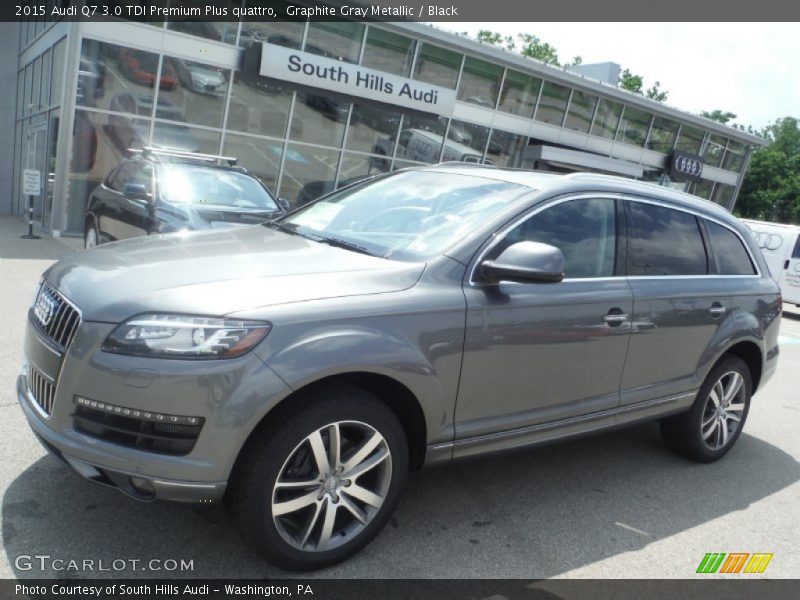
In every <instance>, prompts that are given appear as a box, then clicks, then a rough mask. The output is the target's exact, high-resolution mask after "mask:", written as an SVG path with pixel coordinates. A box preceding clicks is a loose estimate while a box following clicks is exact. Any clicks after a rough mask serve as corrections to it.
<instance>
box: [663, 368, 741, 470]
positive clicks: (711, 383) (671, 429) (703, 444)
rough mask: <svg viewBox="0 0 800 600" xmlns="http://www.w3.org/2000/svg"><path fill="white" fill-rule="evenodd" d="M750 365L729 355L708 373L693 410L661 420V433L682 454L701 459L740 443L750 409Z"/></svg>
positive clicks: (710, 458) (722, 453)
mask: <svg viewBox="0 0 800 600" xmlns="http://www.w3.org/2000/svg"><path fill="white" fill-rule="evenodd" d="M751 393H752V383H751V378H750V369H749V368H748V367H747V364H745V362H744V361H743V360H742V359H741V358H738V357H736V356H729V357H727V358H725V359H724V360H722V362H720V364H718V365H717V366H716V367H714V368H713V369H712V370H711V372H710V373H709V374H708V377H706V380H705V382H703V386H702V387H701V388H700V392H699V393H698V394H697V399H696V400H695V402H694V404H693V405H692V408H691V409H690V410H689V412H686V413H683V414H680V415H676V416H674V417H670V418H668V419H665V420H663V421H661V435H662V436H663V438H664V441H665V442H666V443H667V445H668V446H669V447H670V448H672V449H673V450H675V451H676V452H677V453H678V454H681V455H682V456H685V457H686V458H690V459H692V460H695V461H698V462H712V461H715V460H717V459H719V458H722V457H723V456H725V454H727V452H728V451H729V450H730V449H731V448H732V447H733V445H734V444H735V443H736V440H737V439H738V438H739V435H740V434H741V432H742V428H743V427H744V422H745V420H746V419H747V413H748V411H749V410H750V396H751Z"/></svg>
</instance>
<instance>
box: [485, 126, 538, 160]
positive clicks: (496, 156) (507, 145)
mask: <svg viewBox="0 0 800 600" xmlns="http://www.w3.org/2000/svg"><path fill="white" fill-rule="evenodd" d="M527 141H528V138H527V137H526V136H524V135H517V134H515V133H509V132H507V131H501V130H499V129H494V130H492V135H491V136H489V145H488V146H487V147H486V162H487V163H489V164H493V165H495V166H496V167H519V166H520V165H521V164H522V151H523V149H524V148H525V144H526V143H527Z"/></svg>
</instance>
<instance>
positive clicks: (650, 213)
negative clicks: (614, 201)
mask: <svg viewBox="0 0 800 600" xmlns="http://www.w3.org/2000/svg"><path fill="white" fill-rule="evenodd" d="M706 273H708V256H707V254H706V249H705V244H704V243H703V236H702V234H701V233H700V226H699V224H698V222H697V219H696V218H695V217H694V215H691V214H689V213H686V212H683V211H680V210H674V209H671V208H666V207H664V206H657V205H654V204H646V203H644V202H629V203H628V275H705V274H706Z"/></svg>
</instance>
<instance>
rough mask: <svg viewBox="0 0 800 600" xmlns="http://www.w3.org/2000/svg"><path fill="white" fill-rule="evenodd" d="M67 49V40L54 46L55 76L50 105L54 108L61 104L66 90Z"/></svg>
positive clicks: (53, 77)
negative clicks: (65, 54) (65, 57)
mask: <svg viewBox="0 0 800 600" xmlns="http://www.w3.org/2000/svg"><path fill="white" fill-rule="evenodd" d="M66 47H67V41H66V39H62V40H61V41H59V42H58V43H57V44H56V45H55V46H53V75H52V78H51V79H52V80H51V82H50V104H51V105H52V106H58V105H60V104H61V96H62V92H63V89H64V52H65V48H66Z"/></svg>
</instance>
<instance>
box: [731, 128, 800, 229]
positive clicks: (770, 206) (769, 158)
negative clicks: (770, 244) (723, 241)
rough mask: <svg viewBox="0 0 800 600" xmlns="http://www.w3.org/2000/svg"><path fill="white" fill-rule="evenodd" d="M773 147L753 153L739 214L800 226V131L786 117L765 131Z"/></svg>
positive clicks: (742, 192) (742, 190)
mask: <svg viewBox="0 0 800 600" xmlns="http://www.w3.org/2000/svg"><path fill="white" fill-rule="evenodd" d="M763 133H764V135H765V137H766V138H767V140H769V141H770V142H771V143H770V145H769V146H767V147H766V148H760V149H758V150H756V151H755V152H753V157H752V159H751V161H750V167H749V168H748V170H747V173H746V175H745V178H744V181H743V182H742V189H741V191H740V192H739V199H738V201H737V203H736V212H737V214H739V216H742V217H748V218H754V219H763V220H768V221H779V222H783V223H800V128H799V127H798V122H797V119H795V118H793V117H784V118H783V119H778V120H777V121H776V122H775V123H774V124H772V125H770V126H768V127H766V128H765V129H764V132H763Z"/></svg>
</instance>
